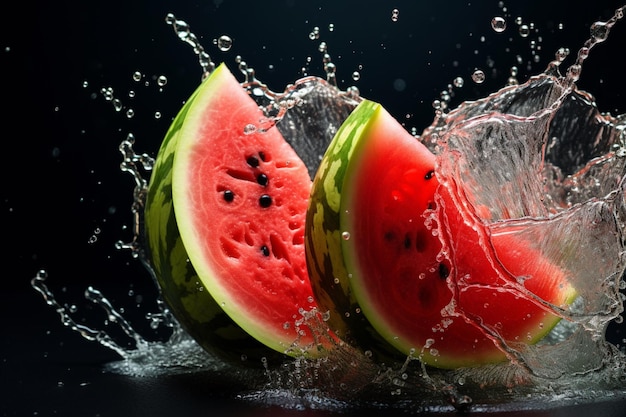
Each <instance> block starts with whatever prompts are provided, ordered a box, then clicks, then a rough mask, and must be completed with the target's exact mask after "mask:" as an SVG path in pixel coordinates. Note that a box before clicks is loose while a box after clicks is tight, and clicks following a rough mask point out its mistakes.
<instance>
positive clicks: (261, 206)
mask: <svg viewBox="0 0 626 417" xmlns="http://www.w3.org/2000/svg"><path fill="white" fill-rule="evenodd" d="M261 119H263V113H262V111H261V110H260V109H259V107H258V105H257V104H256V103H255V102H254V100H253V99H252V98H250V97H249V96H248V95H247V93H246V91H245V90H244V89H243V88H242V87H241V85H240V84H239V82H237V80H236V79H235V77H234V76H233V75H232V74H231V73H230V72H229V71H228V69H227V68H226V66H225V65H220V66H219V67H218V68H217V69H216V70H215V71H214V72H213V73H212V74H211V76H210V77H209V78H208V79H207V80H205V81H204V82H203V83H202V85H201V86H200V87H199V88H198V89H197V91H196V92H195V93H194V94H193V95H192V96H191V98H190V99H189V101H188V102H187V103H186V104H185V106H184V107H183V109H182V110H181V112H180V113H179V115H178V116H177V118H176V120H175V121H174V122H173V124H172V126H171V128H170V130H169V132H168V134H167V136H166V138H165V140H164V142H163V144H162V146H161V149H160V151H159V155H158V157H157V162H156V166H155V168H154V172H153V175H152V178H151V182H150V186H149V193H148V197H147V205H146V212H145V214H146V216H145V217H146V236H147V242H148V246H149V249H150V254H151V260H152V263H153V265H154V269H155V273H156V277H157V280H158V282H159V285H160V287H161V290H162V294H163V297H164V299H165V301H166V302H167V303H168V305H169V306H170V307H171V309H172V311H173V313H174V315H175V317H177V318H178V320H179V321H180V322H181V323H182V324H183V326H184V328H185V329H186V330H187V331H188V332H189V333H190V334H191V336H193V337H194V338H195V339H196V340H197V341H198V342H199V343H200V344H201V345H203V346H204V347H205V348H206V349H207V350H209V351H212V352H215V353H218V354H219V355H220V356H222V357H228V358H231V359H234V360H238V359H239V358H240V357H247V358H248V359H253V358H260V357H266V356H267V355H268V349H267V348H265V346H267V347H269V348H271V349H272V350H274V351H277V352H280V353H286V354H289V355H300V354H305V353H306V354H308V355H316V354H318V353H319V352H318V351H317V340H316V339H315V335H314V334H313V332H312V331H311V330H310V329H309V328H308V327H307V324H306V323H305V320H304V316H305V315H307V314H309V313H308V312H310V311H312V310H313V309H314V308H315V307H316V304H315V302H314V300H313V296H312V289H311V286H310V282H309V279H308V275H307V269H306V262H305V255H304V226H305V215H306V208H307V201H308V197H309V191H310V187H311V180H310V177H309V175H308V172H307V168H306V167H305V166H304V164H303V163H302V161H301V160H300V158H299V157H298V156H297V155H296V153H295V152H294V151H293V149H292V148H291V147H290V146H289V145H288V144H287V143H286V142H285V140H284V139H283V137H282V136H281V134H280V133H279V132H278V130H277V129H275V128H270V129H269V130H267V131H266V132H261V131H260V129H259V130H255V129H253V128H251V124H252V125H253V124H255V123H258V122H260V121H261ZM313 311H314V310H313ZM250 336H252V337H250ZM256 341H259V342H261V343H258V342H256ZM261 344H262V345H261ZM259 363H260V362H259Z"/></svg>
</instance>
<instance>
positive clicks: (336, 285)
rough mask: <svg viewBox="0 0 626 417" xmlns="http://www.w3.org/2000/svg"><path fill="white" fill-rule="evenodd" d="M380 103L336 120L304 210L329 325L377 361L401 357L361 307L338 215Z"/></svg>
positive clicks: (312, 267) (312, 272)
mask: <svg viewBox="0 0 626 417" xmlns="http://www.w3.org/2000/svg"><path fill="white" fill-rule="evenodd" d="M380 108H381V106H380V104H378V103H375V102H372V101H369V100H363V101H362V102H361V103H359V105H358V106H357V107H356V108H355V110H354V111H353V112H352V113H351V114H350V116H348V118H347V119H346V120H345V121H344V123H343V124H342V125H341V127H340V128H339V130H338V131H337V133H336V134H335V137H334V138H333V140H332V142H331V143H330V145H329V147H328V149H327V150H326V152H325V154H324V157H323V158H322V162H321V164H320V167H319V169H318V171H317V174H316V176H315V179H314V181H313V187H312V191H311V199H310V202H309V209H308V211H307V219H306V222H307V229H306V230H307V233H306V255H307V267H308V269H309V276H310V277H311V285H312V287H313V292H314V294H315V297H316V301H317V303H318V305H319V307H320V309H321V310H322V311H326V312H327V313H328V324H329V326H330V328H331V329H332V330H333V331H334V332H335V333H336V334H337V335H338V336H339V337H340V338H341V339H343V340H344V341H347V342H348V343H349V344H351V345H353V346H356V347H358V348H360V349H361V350H363V351H366V352H369V353H371V354H372V355H373V358H374V359H375V360H377V361H387V360H390V359H391V360H393V359H402V357H403V355H402V354H401V353H400V352H399V351H398V350H397V349H395V348H393V347H392V345H390V344H389V343H388V342H387V341H386V340H385V339H384V338H383V337H381V335H380V334H379V332H378V331H376V330H375V329H374V327H373V326H372V324H371V323H370V321H369V320H368V318H366V317H365V315H364V314H363V312H362V311H361V307H360V305H359V303H358V301H357V297H356V295H355V291H357V292H358V291H359V289H358V288H354V287H353V286H352V285H351V283H350V274H349V273H348V269H347V267H346V262H345V259H346V252H345V248H344V246H343V244H344V239H343V238H342V232H344V231H345V230H342V229H341V227H340V224H341V222H340V215H341V210H342V207H341V204H342V193H343V192H344V187H345V185H346V178H347V177H346V170H347V169H348V166H349V165H350V158H351V156H352V154H353V152H354V151H355V149H356V148H357V147H358V146H360V143H361V142H362V141H359V138H360V137H361V136H362V134H363V133H364V132H366V131H367V129H368V128H369V126H371V123H372V122H373V120H374V119H375V116H376V114H377V112H378V111H379V110H380Z"/></svg>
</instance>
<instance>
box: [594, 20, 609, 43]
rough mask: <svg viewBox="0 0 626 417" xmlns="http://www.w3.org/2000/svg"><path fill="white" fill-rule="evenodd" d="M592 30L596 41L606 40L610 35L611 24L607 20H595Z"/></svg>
mask: <svg viewBox="0 0 626 417" xmlns="http://www.w3.org/2000/svg"><path fill="white" fill-rule="evenodd" d="M590 32H591V37H592V38H593V39H594V40H595V41H596V42H604V41H605V40H606V38H607V37H608V36H609V26H607V24H606V23H605V22H595V23H594V24H593V25H591V29H590Z"/></svg>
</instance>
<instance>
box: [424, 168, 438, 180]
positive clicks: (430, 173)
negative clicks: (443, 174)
mask: <svg viewBox="0 0 626 417" xmlns="http://www.w3.org/2000/svg"><path fill="white" fill-rule="evenodd" d="M434 175H435V171H433V170H430V171H428V172H427V173H426V175H424V179H425V180H429V179H431V178H432V177H433V176H434Z"/></svg>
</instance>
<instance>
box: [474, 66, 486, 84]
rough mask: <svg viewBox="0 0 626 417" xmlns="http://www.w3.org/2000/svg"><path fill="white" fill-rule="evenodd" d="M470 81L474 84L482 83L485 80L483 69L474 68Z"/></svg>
mask: <svg viewBox="0 0 626 417" xmlns="http://www.w3.org/2000/svg"><path fill="white" fill-rule="evenodd" d="M472 81H474V82H475V83H476V84H482V83H483V82H484V81H485V73H484V72H483V70H479V69H477V70H474V73H472Z"/></svg>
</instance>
